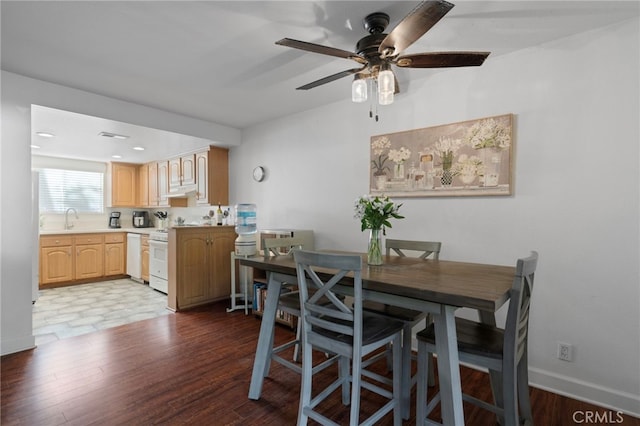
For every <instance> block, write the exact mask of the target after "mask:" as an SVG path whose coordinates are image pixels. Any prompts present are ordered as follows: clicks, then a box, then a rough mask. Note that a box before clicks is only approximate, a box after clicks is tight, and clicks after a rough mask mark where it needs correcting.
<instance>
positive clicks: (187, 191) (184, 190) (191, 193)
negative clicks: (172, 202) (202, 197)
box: [167, 186, 196, 198]
mask: <svg viewBox="0 0 640 426" xmlns="http://www.w3.org/2000/svg"><path fill="white" fill-rule="evenodd" d="M195 196H196V187H195V186H188V187H187V186H185V187H180V188H178V190H177V191H174V192H170V193H168V194H167V198H190V197H194V198H195Z"/></svg>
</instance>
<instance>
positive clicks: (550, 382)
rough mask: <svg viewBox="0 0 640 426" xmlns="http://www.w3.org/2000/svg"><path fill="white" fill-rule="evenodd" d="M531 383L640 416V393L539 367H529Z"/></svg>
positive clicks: (550, 390) (537, 386) (577, 398)
mask: <svg viewBox="0 0 640 426" xmlns="http://www.w3.org/2000/svg"><path fill="white" fill-rule="evenodd" d="M529 385H530V386H533V387H536V388H539V389H542V390H546V391H549V392H553V393H557V394H559V395H563V396H567V397H569V398H573V399H576V400H579V401H583V402H588V403H589V404H593V405H598V406H600V407H603V408H606V409H609V410H614V411H622V412H624V413H625V414H628V415H630V416H634V417H640V395H633V394H631V393H628V392H621V391H618V390H616V389H611V388H608V387H605V386H600V385H596V384H594V383H589V382H585V381H584V380H579V379H575V378H573V377H569V376H564V375H561V374H556V373H551V372H549V371H545V370H541V369H539V368H531V367H530V368H529Z"/></svg>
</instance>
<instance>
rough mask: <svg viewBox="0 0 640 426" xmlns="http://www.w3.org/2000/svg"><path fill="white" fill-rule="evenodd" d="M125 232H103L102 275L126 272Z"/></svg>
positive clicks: (107, 275)
mask: <svg viewBox="0 0 640 426" xmlns="http://www.w3.org/2000/svg"><path fill="white" fill-rule="evenodd" d="M126 259H127V252H126V244H125V234H124V232H123V233H117V234H105V236H104V275H105V276H106V277H109V276H114V275H122V274H124V273H125V272H126Z"/></svg>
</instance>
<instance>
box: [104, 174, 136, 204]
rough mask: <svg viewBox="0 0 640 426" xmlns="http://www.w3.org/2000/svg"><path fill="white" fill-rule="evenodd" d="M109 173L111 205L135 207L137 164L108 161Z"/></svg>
mask: <svg viewBox="0 0 640 426" xmlns="http://www.w3.org/2000/svg"><path fill="white" fill-rule="evenodd" d="M109 171H110V175H111V202H110V203H109V204H110V205H111V207H136V206H137V202H138V199H137V192H138V165H137V164H129V163H109Z"/></svg>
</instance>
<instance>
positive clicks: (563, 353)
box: [558, 342, 573, 362]
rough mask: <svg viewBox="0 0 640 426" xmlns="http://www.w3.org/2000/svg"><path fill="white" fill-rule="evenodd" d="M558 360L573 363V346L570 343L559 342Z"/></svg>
mask: <svg viewBox="0 0 640 426" xmlns="http://www.w3.org/2000/svg"><path fill="white" fill-rule="evenodd" d="M558 359H560V360H562V361H568V362H572V361H573V346H572V345H571V344H570V343H562V342H558Z"/></svg>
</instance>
